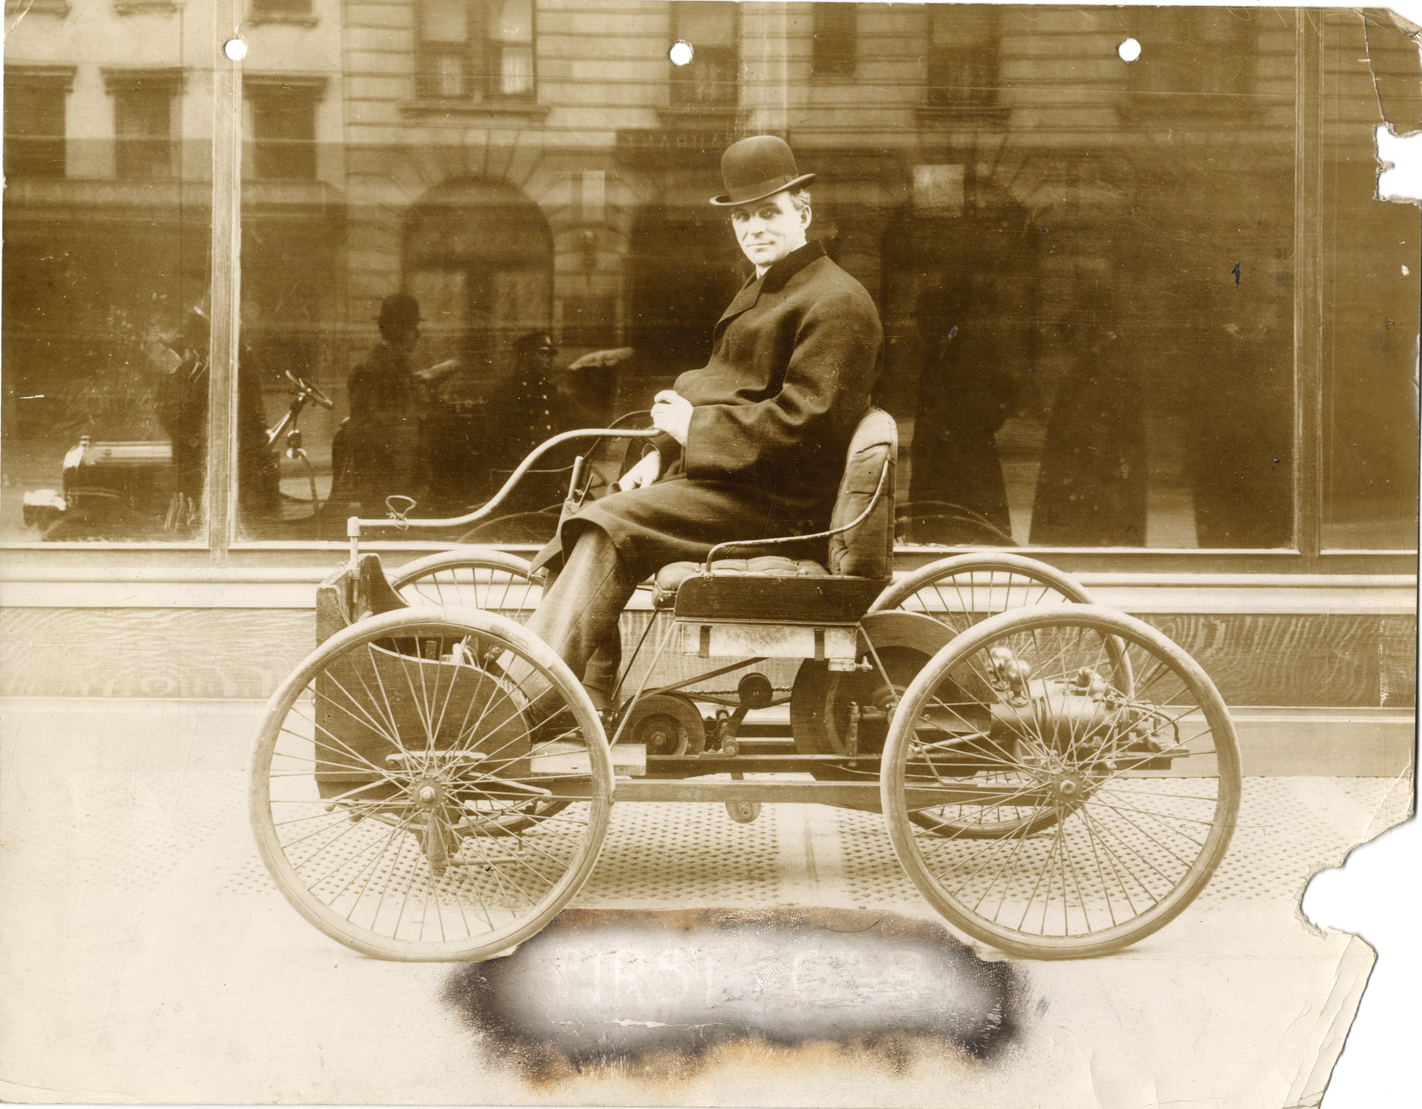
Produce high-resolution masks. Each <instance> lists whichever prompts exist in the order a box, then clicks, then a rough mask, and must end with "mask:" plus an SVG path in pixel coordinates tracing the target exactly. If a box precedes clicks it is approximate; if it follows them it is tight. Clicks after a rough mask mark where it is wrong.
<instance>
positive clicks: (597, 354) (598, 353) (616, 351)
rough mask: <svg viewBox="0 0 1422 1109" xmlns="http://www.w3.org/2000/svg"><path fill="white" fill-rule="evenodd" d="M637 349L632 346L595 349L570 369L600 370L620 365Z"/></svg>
mask: <svg viewBox="0 0 1422 1109" xmlns="http://www.w3.org/2000/svg"><path fill="white" fill-rule="evenodd" d="M635 353H636V351H634V350H633V349H632V348H631V347H615V348H613V349H612V350H595V351H593V352H591V353H590V354H585V355H583V356H582V357H581V358H579V359H578V360H577V361H576V362H574V363H573V364H572V365H571V366H569V367H568V369H569V370H599V369H606V368H607V367H609V366H619V365H621V364H622V363H623V362H626V361H627V359H629V358H631V357H632V355H634V354H635Z"/></svg>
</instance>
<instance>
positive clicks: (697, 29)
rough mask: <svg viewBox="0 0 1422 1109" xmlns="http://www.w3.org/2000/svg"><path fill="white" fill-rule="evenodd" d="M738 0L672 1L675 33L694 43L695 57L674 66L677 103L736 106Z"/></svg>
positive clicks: (673, 89) (704, 106)
mask: <svg viewBox="0 0 1422 1109" xmlns="http://www.w3.org/2000/svg"><path fill="white" fill-rule="evenodd" d="M739 6H740V5H738V4H727V3H724V2H721V0H684V2H680V3H676V4H673V5H672V21H673V25H674V29H673V33H674V35H675V36H676V38H677V39H679V40H681V41H682V42H689V43H690V44H691V48H692V52H693V57H692V59H691V61H690V62H688V63H687V64H686V65H681V66H673V67H672V89H671V96H672V103H673V104H674V105H676V106H678V107H687V108H690V107H696V108H723V107H734V106H735V104H736V101H737V98H738V92H737V78H738V77H739V74H740V55H739V51H738V49H737V46H736V15H737V9H738V8H739Z"/></svg>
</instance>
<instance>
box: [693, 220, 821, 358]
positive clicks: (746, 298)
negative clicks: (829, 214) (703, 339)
mask: <svg viewBox="0 0 1422 1109" xmlns="http://www.w3.org/2000/svg"><path fill="white" fill-rule="evenodd" d="M824 256H825V249H824V247H822V246H820V244H819V241H818V240H815V241H813V242H808V243H806V244H805V245H804V246H802V247H800V249H798V250H796V251H794V252H792V253H791V254H789V255H787V256H786V257H784V258H782V259H780V261H778V262H776V263H775V265H773V266H771V267H770V269H768V270H766V271H765V275H764V276H763V277H750V278H748V279H747V280H746V283H745V284H744V285H742V286H741V291H740V292H738V293H737V294H736V295H735V297H733V298H732V300H731V303H730V304H728V305H726V310H725V311H724V312H722V313H721V318H720V319H719V320H717V321H716V327H715V328H714V329H713V332H712V333H713V335H714V334H715V333H717V332H719V331H720V330H721V328H722V327H723V326H724V325H725V324H726V323H727V322H728V321H729V320H731V319H734V318H735V317H736V316H739V315H740V314H741V313H742V312H744V311H746V310H747V309H749V308H753V307H755V303H756V301H758V300H759V299H760V294H761V293H763V292H769V293H778V292H779V291H780V290H781V289H783V288H784V287H785V283H786V282H787V281H789V280H790V279H791V278H792V277H794V276H795V275H796V274H797V273H799V272H800V271H801V270H802V269H804V268H805V267H806V266H808V265H809V264H810V263H811V262H813V261H815V260H816V259H817V258H823V257H824Z"/></svg>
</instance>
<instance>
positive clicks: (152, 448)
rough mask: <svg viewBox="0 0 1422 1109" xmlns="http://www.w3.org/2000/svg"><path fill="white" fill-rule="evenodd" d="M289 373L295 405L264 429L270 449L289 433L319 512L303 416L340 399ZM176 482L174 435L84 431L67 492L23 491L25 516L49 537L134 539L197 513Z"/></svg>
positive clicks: (68, 460)
mask: <svg viewBox="0 0 1422 1109" xmlns="http://www.w3.org/2000/svg"><path fill="white" fill-rule="evenodd" d="M285 377H286V380H287V382H288V384H289V385H290V388H291V404H290V405H289V406H288V408H287V410H286V412H285V413H284V414H283V415H282V417H281V419H280V420H278V421H277V422H276V423H275V424H274V425H272V427H271V428H269V429H268V430H267V431H266V432H265V438H266V447H267V448H268V449H270V448H272V447H273V446H274V445H275V444H276V443H277V441H278V440H279V439H282V438H283V437H285V440H286V450H285V453H286V456H287V457H288V458H291V459H293V460H294V461H298V462H301V463H303V464H304V465H305V466H306V470H307V476H308V479H309V481H310V483H311V505H312V512H313V514H314V513H315V511H316V510H317V509H318V508H319V507H320V503H319V501H318V499H317V496H316V478H315V473H314V471H313V469H312V466H311V460H310V459H309V458H307V456H306V452H305V451H304V450H302V449H301V430H300V428H299V427H298V426H297V421H298V420H299V419H300V417H301V411H302V409H303V408H305V407H306V405H307V404H308V403H315V404H318V405H320V406H321V407H322V408H331V407H333V404H334V402H333V401H332V400H331V398H330V397H328V396H327V395H326V394H325V393H324V392H323V391H322V390H321V389H319V388H318V387H317V386H315V385H314V384H312V383H311V382H309V381H307V380H306V379H305V378H304V377H299V376H298V375H296V374H293V373H291V372H290V371H287V372H286V374H285ZM176 484H177V482H176V475H175V472H174V465H173V445H172V443H171V442H170V441H169V440H167V439H158V440H131V441H107V440H95V439H91V438H90V437H89V436H87V435H85V436H81V437H80V439H79V442H78V443H77V444H75V445H74V446H73V447H71V448H70V449H69V451H67V452H66V453H65V455H64V467H63V477H62V487H61V488H62V492H56V491H55V490H53V489H38V490H34V491H31V492H27V493H26V494H25V496H24V521H25V524H26V526H29V527H35V528H39V529H40V530H41V532H42V535H43V537H44V538H45V539H47V540H64V539H98V538H115V539H122V538H130V539H131V538H135V537H141V536H143V535H147V534H156V533H161V532H164V531H166V532H173V531H178V530H182V529H183V528H185V527H188V526H190V525H191V524H192V522H193V521H195V520H196V519H197V517H198V513H199V506H198V505H196V504H194V503H193V501H192V498H191V497H190V496H188V495H187V494H185V493H184V492H182V491H181V490H180V489H178V488H175V486H176ZM298 499H299V498H298ZM303 503H304V502H303Z"/></svg>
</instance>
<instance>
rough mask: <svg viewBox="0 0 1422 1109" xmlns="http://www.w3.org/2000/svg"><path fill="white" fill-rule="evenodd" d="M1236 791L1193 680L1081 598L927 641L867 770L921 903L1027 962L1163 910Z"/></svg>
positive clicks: (1224, 825)
mask: <svg viewBox="0 0 1422 1109" xmlns="http://www.w3.org/2000/svg"><path fill="white" fill-rule="evenodd" d="M1122 654H1124V656H1125V659H1126V661H1127V662H1129V664H1130V665H1129V667H1122V666H1121V664H1120V661H1121V660H1120V657H1119V656H1120V655H1122ZM1127 673H1133V674H1134V675H1136V676H1135V678H1134V681H1133V682H1132V683H1131V684H1125V683H1123V682H1122V681H1121V680H1120V676H1121V675H1123V674H1127ZM1239 796H1240V760H1239V747H1238V743H1237V741H1236V738H1235V733H1234V726H1233V724H1232V722H1231V721H1230V718H1229V713H1228V711H1227V710H1226V708H1225V706H1224V703H1223V701H1222V700H1221V699H1220V696H1219V693H1218V692H1217V691H1216V689H1215V687H1214V684H1213V683H1212V682H1211V681H1210V679H1209V677H1208V676H1207V675H1206V674H1205V673H1204V671H1203V670H1201V669H1200V667H1199V666H1198V664H1196V663H1195V662H1194V660H1192V659H1191V658H1190V657H1189V656H1188V655H1187V654H1186V653H1185V652H1184V651H1182V650H1181V649H1180V648H1179V647H1178V646H1176V645H1175V644H1174V643H1172V642H1171V641H1170V640H1169V639H1167V638H1166V637H1165V636H1164V635H1162V634H1161V633H1160V632H1158V631H1156V630H1155V629H1154V628H1152V627H1150V626H1149V625H1147V624H1145V623H1142V622H1141V621H1139V620H1136V619H1134V618H1132V617H1129V616H1126V615H1124V614H1122V613H1118V612H1114V611H1111V610H1109V609H1102V608H1096V607H1094V606H1086V605H1081V606H1071V607H1067V608H1061V609H1057V610H1055V611H1032V610H1025V611H1017V612H1009V613H1005V614H1002V615H1000V616H996V617H993V618H992V619H989V620H985V621H983V622H982V623H980V624H978V625H977V626H976V627H974V628H973V629H971V630H970V631H968V632H965V633H964V634H962V635H960V636H958V637H957V638H956V639H954V640H953V641H952V642H951V643H950V644H949V645H948V646H947V647H945V648H943V650H941V651H940V652H939V653H938V654H937V655H936V656H934V658H933V659H932V660H931V661H930V662H929V663H928V665H926V666H925V667H924V668H923V670H922V671H921V672H920V673H919V675H918V676H917V677H916V678H915V679H914V681H913V683H912V684H911V685H910V686H909V688H908V689H907V690H906V691H905V693H904V697H903V700H902V702H901V703H900V704H899V706H898V708H897V711H896V712H895V715H894V720H893V723H892V725H891V727H890V729H889V735H888V739H887V741H886V743H885V748H884V762H883V773H882V777H881V799H882V803H883V807H884V812H885V814H886V818H887V821H888V829H889V835H890V838H891V839H892V841H893V845H894V851H895V853H896V854H897V855H898V858H899V861H900V862H901V863H902V864H903V866H904V869H905V870H906V871H907V872H908V874H909V877H910V878H911V879H912V880H913V882H914V884H915V885H916V886H917V887H918V889H919V891H920V892H921V893H922V894H923V895H924V897H926V898H927V899H928V901H929V902H930V903H931V904H932V905H933V906H934V908H936V909H937V910H938V911H939V912H941V913H942V914H943V915H944V916H945V917H947V918H948V919H949V920H950V921H951V922H952V923H953V924H955V925H956V926H957V927H959V928H960V929H962V930H963V931H964V932H966V933H967V934H969V935H970V936H973V937H974V938H976V939H979V940H982V941H983V942H985V943H989V944H992V945H993V946H994V947H997V948H999V949H1001V950H1003V951H1005V952H1008V953H1009V954H1013V955H1020V956H1024V957H1028V958H1038V959H1043V958H1071V957H1080V956H1086V955H1098V954H1103V953H1106V952H1109V951H1115V950H1117V949H1119V948H1122V947H1125V946H1127V945H1129V944H1132V943H1135V942H1137V941H1138V940H1140V939H1142V938H1143V937H1145V936H1148V935H1150V934H1151V933H1152V932H1154V931H1156V930H1157V929H1158V928H1160V927H1162V926H1163V925H1165V924H1166V923H1167V922H1169V921H1170V920H1171V919H1173V918H1174V917H1175V916H1176V915H1177V914H1179V913H1180V912H1181V911H1182V910H1183V909H1184V908H1185V906H1186V905H1188V904H1189V903H1190V901H1191V900H1192V899H1193V898H1194V897H1195V896H1196V895H1197V894H1198V893H1199V892H1200V891H1201V890H1202V889H1203V888H1204V886H1205V884H1206V883H1207V882H1208V881H1209V880H1210V876H1211V875H1212V874H1213V873H1214V871H1215V868H1216V867H1217V866H1218V865H1219V862H1220V860H1221V859H1222V858H1223V857H1224V853H1225V850H1226V849H1227V848H1228V846H1229V840H1230V836H1231V834H1232V832H1233V830H1234V825H1235V820H1236V817H1237V814H1238V810H1239ZM984 825H985V826H987V827H988V828H990V829H991V831H989V832H987V833H986V834H984V833H983V832H982V831H978V832H976V833H975V832H974V830H973V829H974V828H981V827H982V826H984Z"/></svg>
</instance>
